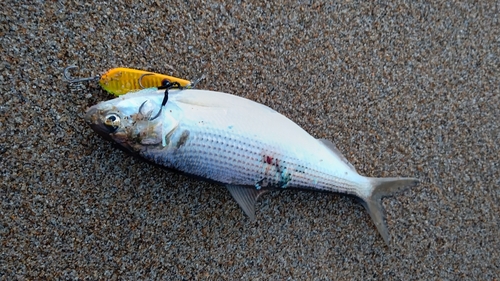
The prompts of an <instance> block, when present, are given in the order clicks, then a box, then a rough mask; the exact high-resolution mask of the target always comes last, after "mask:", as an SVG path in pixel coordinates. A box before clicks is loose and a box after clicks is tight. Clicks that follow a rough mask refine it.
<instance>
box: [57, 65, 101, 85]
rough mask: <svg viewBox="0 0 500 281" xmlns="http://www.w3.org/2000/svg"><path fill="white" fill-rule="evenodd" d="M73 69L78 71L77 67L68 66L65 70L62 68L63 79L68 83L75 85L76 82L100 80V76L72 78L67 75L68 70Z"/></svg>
mask: <svg viewBox="0 0 500 281" xmlns="http://www.w3.org/2000/svg"><path fill="white" fill-rule="evenodd" d="M73 68H76V69H78V66H76V65H70V66H67V67H66V68H64V70H63V75H64V78H65V79H66V80H67V81H68V82H69V83H77V82H85V81H97V80H99V79H101V76H100V75H98V76H95V77H86V78H72V77H71V75H70V74H69V70H70V69H73Z"/></svg>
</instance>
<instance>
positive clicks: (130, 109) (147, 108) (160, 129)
mask: <svg viewBox="0 0 500 281" xmlns="http://www.w3.org/2000/svg"><path fill="white" fill-rule="evenodd" d="M163 93H164V91H157V90H155V89H145V90H142V91H138V92H134V93H129V94H126V95H122V96H120V97H117V98H115V99H112V100H109V101H104V102H101V103H98V104H96V105H94V106H92V107H90V108H89V109H88V110H87V113H86V114H85V120H86V121H87V122H88V123H89V124H90V127H91V128H92V129H93V130H94V131H95V132H97V133H98V134H99V135H101V136H102V137H103V138H105V139H107V140H109V141H113V142H115V143H117V144H118V145H119V146H121V147H122V148H124V149H126V150H128V151H130V152H140V151H141V150H143V149H145V147H147V146H155V145H161V144H162V137H164V135H165V134H166V133H168V129H169V128H172V127H174V125H176V124H174V123H176V121H175V119H174V118H172V117H171V116H169V114H171V113H172V106H169V107H170V108H169V110H165V108H164V109H162V106H161V103H162V100H163V96H164V95H163ZM167 112H168V113H167Z"/></svg>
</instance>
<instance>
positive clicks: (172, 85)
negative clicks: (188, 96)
mask: <svg viewBox="0 0 500 281" xmlns="http://www.w3.org/2000/svg"><path fill="white" fill-rule="evenodd" d="M173 88H176V89H182V87H181V85H180V84H179V83H178V82H173V83H172V82H170V81H168V80H167V79H164V80H163V81H162V82H161V86H160V87H158V90H163V89H165V93H164V96H163V101H162V102H161V107H160V110H159V111H158V113H157V114H156V115H155V116H154V117H153V118H150V119H149V120H150V121H151V120H154V119H156V118H158V116H160V114H161V111H162V110H163V107H164V106H165V105H166V104H167V101H168V90H169V89H173ZM141 107H142V106H141Z"/></svg>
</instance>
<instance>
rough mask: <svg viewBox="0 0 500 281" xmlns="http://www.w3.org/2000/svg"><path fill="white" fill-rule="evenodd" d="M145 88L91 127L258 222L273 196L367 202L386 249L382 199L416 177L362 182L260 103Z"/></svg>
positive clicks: (94, 117)
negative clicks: (220, 195)
mask: <svg viewBox="0 0 500 281" xmlns="http://www.w3.org/2000/svg"><path fill="white" fill-rule="evenodd" d="M163 93H164V91H163V90H156V89H145V90H142V91H139V92H134V93H129V94H127V95H123V96H120V97H118V98H116V99H113V100H110V101H106V102H102V103H99V104H97V105H95V106H93V107H91V108H90V109H89V110H88V111H87V114H86V117H85V118H86V120H87V121H88V122H89V123H90V125H91V126H92V128H93V129H94V130H95V131H96V132H98V133H99V134H101V135H102V136H103V137H105V138H107V139H109V140H112V141H115V142H116V143H118V144H119V145H121V146H122V147H123V148H125V149H127V150H129V151H131V152H132V153H134V154H137V155H139V156H141V157H143V158H145V159H147V160H149V161H152V162H154V163H157V164H159V165H162V166H164V167H166V168H170V169H175V170H178V171H181V172H184V173H187V174H191V175H194V176H198V177H202V178H206V179H209V180H212V181H216V182H218V183H221V184H223V185H225V186H226V187H227V188H228V190H229V191H230V192H231V194H232V196H233V197H234V198H235V199H236V201H237V202H238V203H239V205H240V206H241V207H242V208H243V210H244V211H245V213H246V214H247V215H248V216H249V217H250V218H251V219H254V218H255V209H254V204H255V201H256V200H257V198H258V197H259V196H260V195H261V194H263V193H265V192H266V191H269V190H271V189H286V188H296V189H309V190H321V191H331V192H337V193H345V194H349V195H354V196H356V197H358V198H360V199H362V202H363V205H364V206H365V207H366V209H367V210H368V212H369V213H370V216H371V217H372V219H373V221H374V223H375V225H376V226H377V229H378V230H379V232H380V234H381V235H382V237H383V238H384V240H385V241H386V243H388V241H389V233H388V230H387V227H386V225H385V222H384V212H383V209H382V205H381V198H382V197H384V196H390V195H392V194H393V193H394V192H396V191H399V190H401V189H404V188H405V187H408V186H411V185H414V184H415V183H416V182H417V180H416V179H413V178H369V177H364V176H361V175H359V174H358V173H357V172H356V170H355V169H354V167H353V166H352V165H351V164H350V163H349V162H348V161H347V160H346V159H345V158H344V157H343V156H342V154H341V153H340V152H339V151H338V150H337V148H336V147H335V145H334V144H333V143H332V142H330V141H328V140H318V139H315V138H314V137H312V136H311V135H310V134H308V133H307V132H306V131H304V130H303V129H302V128H300V127H299V126H298V125H297V124H295V123H294V122H292V121H291V120H289V119H288V118H286V117H285V116H283V115H281V114H279V113H278V112H276V111H274V110H272V109H271V108H269V107H267V106H264V105H262V104H259V103H256V102H253V101H250V100H248V99H244V98H241V97H238V96H234V95H230V94H226V93H221V92H213V91H204V90H170V91H169V96H168V102H167V104H166V106H165V107H163V108H161V102H162V100H163V97H164V94H163Z"/></svg>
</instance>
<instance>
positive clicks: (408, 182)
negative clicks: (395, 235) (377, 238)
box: [361, 178, 418, 245]
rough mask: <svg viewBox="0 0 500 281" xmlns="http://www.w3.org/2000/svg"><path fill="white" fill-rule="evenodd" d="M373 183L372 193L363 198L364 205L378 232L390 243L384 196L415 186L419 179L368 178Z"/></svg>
mask: <svg viewBox="0 0 500 281" xmlns="http://www.w3.org/2000/svg"><path fill="white" fill-rule="evenodd" d="M368 179H369V181H370V183H371V185H372V189H371V194H370V195H369V196H368V197H364V198H361V199H362V200H363V205H364V206H365V208H366V209H367V210H368V213H369V214H370V217H371V218H372V220H373V223H375V226H376V227H377V230H378V232H379V233H380V235H382V238H384V241H385V243H386V244H387V245H389V231H388V230H387V224H386V223H385V211H384V208H383V207H382V198H383V197H387V196H392V195H394V194H395V193H396V192H398V191H402V190H405V189H407V188H409V187H412V186H415V185H416V184H417V183H418V180H417V179H415V178H368Z"/></svg>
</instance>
